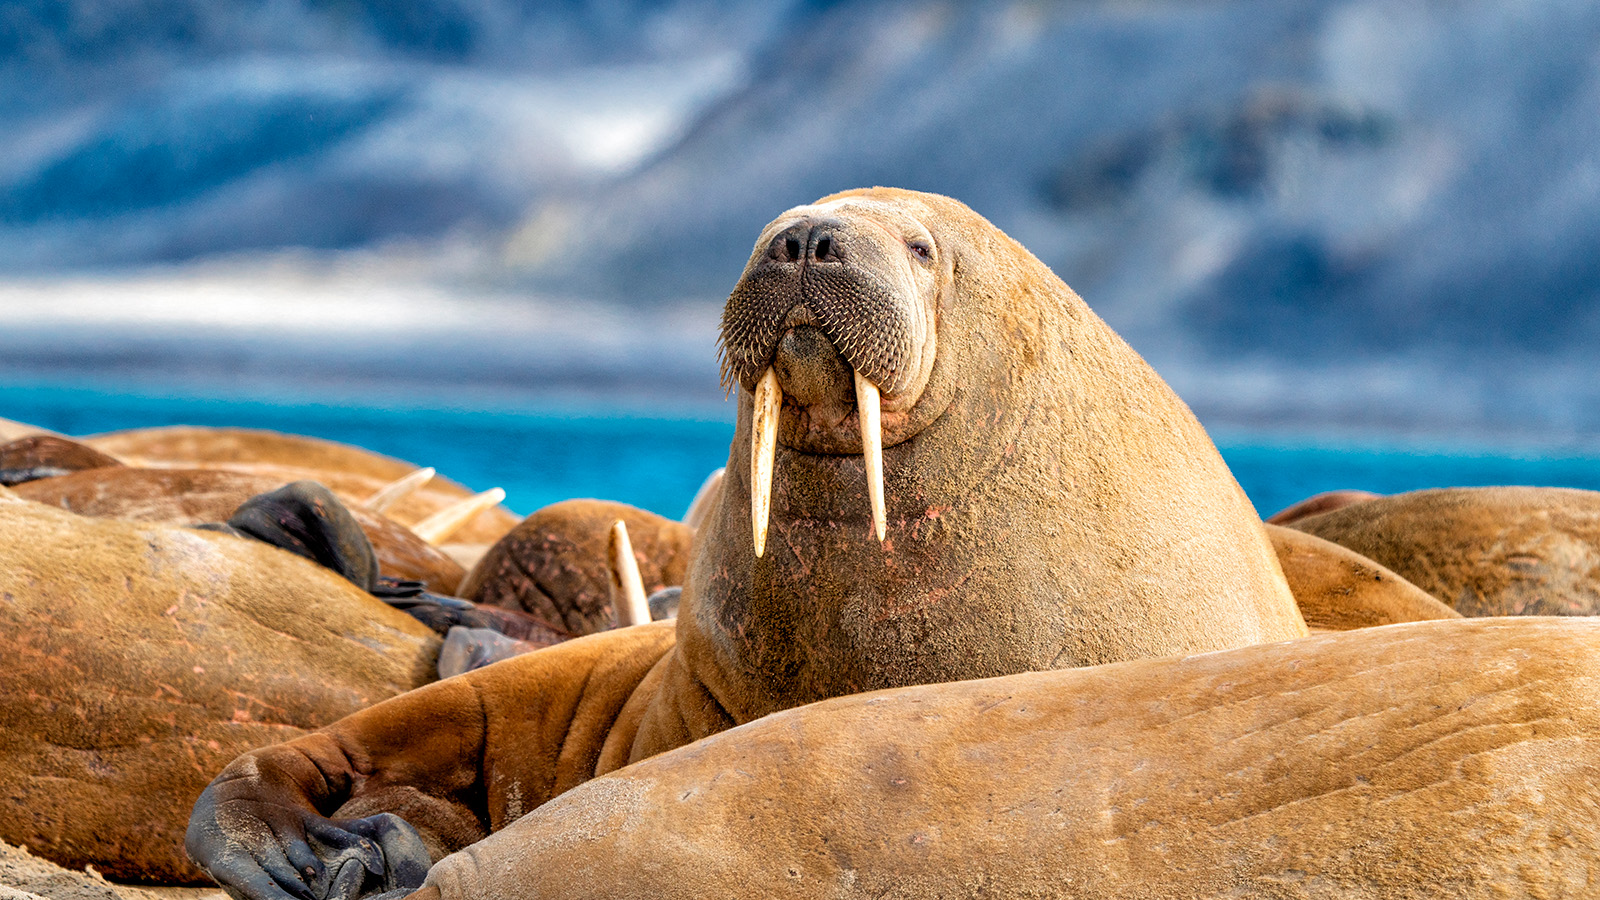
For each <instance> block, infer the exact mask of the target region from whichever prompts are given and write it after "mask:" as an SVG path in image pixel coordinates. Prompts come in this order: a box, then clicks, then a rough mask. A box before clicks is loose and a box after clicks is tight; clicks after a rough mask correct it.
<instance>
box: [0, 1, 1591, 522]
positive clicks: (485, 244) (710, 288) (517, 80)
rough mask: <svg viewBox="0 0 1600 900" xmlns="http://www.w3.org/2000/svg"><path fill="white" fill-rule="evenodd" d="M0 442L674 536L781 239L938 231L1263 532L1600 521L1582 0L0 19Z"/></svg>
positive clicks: (5, 4) (258, 8) (513, 7)
mask: <svg viewBox="0 0 1600 900" xmlns="http://www.w3.org/2000/svg"><path fill="white" fill-rule="evenodd" d="M0 134H3V135H4V139H3V140H0V417H6V418H13V419H19V420H23V421H29V422H32V423H33V424H38V425H42V426H45V427H50V428H55V429H57V430H62V431H67V432H70V433H88V432H92V431H102V430H107V429H112V428H122V427H131V426H142V425H156V424H167V423H174V422H189V423H194V424H231V425H246V426H251V427H268V428H279V429H283V430H290V431H297V432H302V433H311V434H321V435H324V436H327V437H333V438H335V439H340V440H351V441H354V442H357V443H361V444H363V445H365V446H369V447H372V448H373V449H377V450H380V451H382V452H387V453H391V454H394V455H399V456H403V457H405V458H408V459H411V460H412V461H414V462H417V463H419V464H424V465H434V466H436V467H438V468H439V469H440V471H441V472H443V473H445V474H448V475H451V476H453V477H455V478H456V479H457V480H460V481H464V482H466V483H468V484H469V485H471V486H473V487H477V488H485V487H489V486H492V485H494V484H500V485H502V486H505V487H506V488H507V490H508V491H510V492H511V499H510V501H509V504H510V505H511V506H512V507H513V508H514V509H516V510H517V511H518V512H524V513H525V512H528V511H531V509H533V508H536V507H537V506H540V505H543V504H544V503H546V502H551V501H553V500H556V499H561V498H563V497H568V496H575V495H588V496H603V497H610V498H614V499H621V500H627V501H630V502H634V503H638V504H640V505H643V506H646V507H648V508H652V509H655V510H656V511H658V512H662V513H665V514H668V515H674V516H676V515H679V514H681V512H682V507H683V506H684V505H686V504H687V503H688V500H689V498H690V497H691V496H692V494H693V492H694V489H695V487H696V486H698V484H699V482H700V480H701V478H703V477H704V475H705V473H706V472H707V471H709V470H710V469H711V468H713V467H715V466H717V465H720V464H721V462H722V461H723V460H724V459H725V457H726V452H727V443H728V440H729V438H730V436H731V433H732V429H731V424H730V423H731V421H732V415H733V412H732V405H731V403H727V402H725V401H724V400H723V394H722V391H721V389H720V388H719V387H718V386H717V373H716V361H715V360H716V353H715V336H716V322H717V316H718V314H719V312H720V308H721V304H722V302H723V300H724V298H725V297H726V294H727V291H728V290H729V289H730V288H731V287H732V285H733V283H734V281H735V280H736V279H737V277H738V274H739V271H740V270H741V268H742V266H743V264H744V261H745V259H746V258H747V256H748V254H749V252H750V248H751V243H752V241H753V240H754V238H755V235H756V234H757V232H758V231H759V230H760V228H761V227H762V225H764V224H765V223H766V222H767V221H769V220H770V219H771V218H773V217H774V216H775V215H776V214H777V213H779V212H781V211H782V210H784V209H786V208H788V207H790V206H793V205H795V204H798V203H804V202H808V201H810V200H813V199H815V198H816V197H818V196H821V195H823V194H826V193H831V192H833V191H836V190H841V189H844V188H849V187H856V186H865V185H873V184H886V185H895V186H900V187H907V188H916V189H921V190H929V191H936V192H939V193H944V194H949V195H951V196H954V197H957V198H959V199H961V200H963V201H965V202H966V203H967V204H968V205H970V206H972V207H973V208H974V209H976V210H977V211H978V212H979V213H981V214H983V215H985V216H986V217H988V218H989V219H990V220H991V221H993V222H994V223H995V224H996V225H998V226H1000V227H1001V228H1002V229H1004V230H1006V231H1007V232H1009V233H1010V234H1011V235H1013V236H1014V237H1016V238H1018V239H1019V240H1020V241H1022V242H1023V243H1024V244H1025V245H1027V246H1028V247H1029V248H1030V249H1032V250H1033V251H1034V252H1035V253H1036V254H1037V255H1039V256H1040V257H1041V258H1042V259H1043V260H1044V261H1045V262H1046V263H1048V264H1049V265H1050V266H1051V267H1052V268H1054V270H1055V271H1056V272H1057V273H1058V274H1059V275H1061V276H1062V278H1063V279H1064V280H1066V281H1067V282H1068V283H1069V284H1071V285H1072V286H1073V287H1074V288H1076V289H1077V291H1078V292H1079V293H1080V294H1081V295H1082V296H1083V297H1084V298H1085V299H1086V300H1087V301H1088V303H1089V304H1090V306H1091V307H1093V308H1094V309H1095V310H1096V311H1097V312H1098V313H1099V314H1100V315H1101V316H1102V317H1103V318H1105V319H1106V320H1107V321H1108V322H1109V323H1110V324H1111V325H1112V327H1114V328H1115V329H1117V330H1118V331H1119V332H1120V333H1121V334H1122V335H1123V336H1124V337H1125V338H1126V339H1127V340H1128V341H1129V342H1130V343H1131V344H1132V345H1133V346H1134V347H1135V348H1136V349H1138V350H1139V351H1140V352H1141V353H1142V354H1144V355H1145V357H1146V358H1147V359H1149V360H1150V362H1151V363H1152V364H1153V365H1154V366H1155V368H1156V369H1157V370H1158V371H1159V372H1161V374H1162V375H1164V376H1165V377H1166V378H1167V380H1168V381H1169V382H1170V383H1171V384H1172V385H1173V387H1174V388H1175V389H1176V390H1177V392H1178V393H1179V394H1180V395H1181V396H1182V397H1184V398H1185V399H1186V400H1187V401H1188V402H1189V404H1190V405H1191V406H1192V407H1193V408H1194V409H1195V411H1196V413H1197V414H1198V415H1199V416H1200V418H1201V420H1202V421H1203V422H1204V423H1205V424H1206V425H1207V427H1208V428H1209V429H1210V430H1211V432H1212V434H1213V436H1214V437H1216V438H1217V440H1218V442H1219V444H1221V445H1222V448H1223V450H1224V454H1225V456H1226V457H1227V458H1228V460H1229V462H1230V464H1231V465H1233V467H1234V469H1235V473H1236V474H1237V475H1238V476H1239V478H1240V481H1241V483H1242V484H1243V485H1244V486H1245V488H1246V490H1247V491H1248V492H1249V493H1250V495H1251V497H1252V499H1254V500H1255V502H1256V504H1257V506H1258V508H1260V509H1261V511H1262V512H1263V513H1271V512H1273V511H1275V510H1276V509H1277V508H1279V507H1281V506H1283V505H1286V504H1287V503H1289V502H1292V501H1294V500H1297V499H1300V498H1301V497H1303V496H1306V495H1307V494H1309V493H1313V492H1315V491H1318V490H1325V489H1331V488H1346V487H1355V488H1366V489H1371V490H1378V491H1393V490H1403V489H1407V488H1411V487H1421V486H1428V485H1442V484H1473V483H1542V484H1570V485H1574V486H1584V487H1595V488H1600V461H1597V460H1600V378H1597V377H1596V371H1597V363H1596V358H1597V354H1600V5H1596V4H1593V3H1591V2H1585V0H1529V2H1517V3H1506V2H1491V0H1450V2H1443V0H1438V2H1422V0H1416V2H1395V0H1299V2H1294V0H1181V2H1180V0H1172V2H1162V0H1101V2H1095V0H1079V2H1061V3H1043V2H1006V0H999V2H994V0H989V2H956V0H945V2H938V0H932V2H930V0H919V2H914V3H912V2H906V3H896V2H859V0H857V2H852V0H839V2H802V0H763V2H759V3H754V2H752V3H740V2H732V0H678V2H672V0H664V2H630V0H589V2H582V0H568V2H556V0H549V2H533V0H520V2H519V0H249V2H246V0H0Z"/></svg>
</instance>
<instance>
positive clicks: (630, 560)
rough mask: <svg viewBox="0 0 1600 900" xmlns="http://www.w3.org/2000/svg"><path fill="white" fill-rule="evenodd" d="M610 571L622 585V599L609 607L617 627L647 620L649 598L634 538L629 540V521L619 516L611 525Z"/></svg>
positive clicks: (648, 617) (648, 619)
mask: <svg viewBox="0 0 1600 900" xmlns="http://www.w3.org/2000/svg"><path fill="white" fill-rule="evenodd" d="M611 571H612V572H613V573H615V575H616V578H617V581H618V582H620V583H621V585H622V602H621V603H618V604H617V605H616V607H615V609H613V610H612V612H613V614H614V615H615V616H616V617H617V627H618V628H626V627H627V626H629V625H642V624H644V623H645V622H648V621H650V601H649V600H647V599H646V598H645V596H644V579H643V578H641V577H639V560H638V559H636V558H634V555H633V541H631V540H629V539H628V524H627V523H626V522H624V521H622V520H621V519H618V520H617V524H615V525H613V526H611Z"/></svg>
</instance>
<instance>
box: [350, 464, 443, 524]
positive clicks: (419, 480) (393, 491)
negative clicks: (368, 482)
mask: <svg viewBox="0 0 1600 900" xmlns="http://www.w3.org/2000/svg"><path fill="white" fill-rule="evenodd" d="M433 476H434V471H433V469H432V468H431V467H429V468H422V469H418V470H416V471H415V472H412V473H411V474H409V475H407V476H405V477H404V478H400V479H397V480H395V481H392V482H390V483H389V484H388V485H387V486H386V487H384V489H383V490H381V491H379V492H377V493H376V494H373V495H372V496H371V497H368V498H367V502H366V503H363V504H361V505H362V506H365V507H366V508H367V511H368V512H375V513H381V512H383V511H385V510H387V509H388V508H389V507H391V506H393V505H395V504H396V503H399V502H400V501H401V500H404V499H405V498H407V497H409V496H411V495H412V494H414V493H416V492H417V489H418V488H420V487H422V486H423V485H425V484H427V483H428V482H430V481H432V480H433Z"/></svg>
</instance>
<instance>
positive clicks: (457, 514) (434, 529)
mask: <svg viewBox="0 0 1600 900" xmlns="http://www.w3.org/2000/svg"><path fill="white" fill-rule="evenodd" d="M505 498H506V492H505V491H502V490H501V489H499V488H490V489H488V490H487V491H484V492H483V493H481V494H478V495H476V496H473V497H468V498H467V499H465V500H462V501H460V502H459V503H453V504H451V505H449V506H446V507H445V508H444V509H441V510H439V511H438V512H436V513H434V514H433V515H431V516H429V517H427V518H426V519H423V520H422V521H421V522H418V523H417V524H415V525H413V526H411V530H412V531H413V532H415V533H416V535H417V537H419V538H422V539H423V540H425V541H427V542H428V543H430V544H433V545H435V546H437V545H439V544H442V543H444V542H445V541H447V540H449V539H450V536H451V535H453V534H455V533H456V532H457V531H460V530H461V526H463V525H465V524H467V523H468V522H470V521H472V517H473V516H476V515H477V514H478V513H481V512H483V511H484V510H486V509H489V508H490V507H492V506H494V505H495V504H497V503H499V502H500V501H501V500H504V499H505Z"/></svg>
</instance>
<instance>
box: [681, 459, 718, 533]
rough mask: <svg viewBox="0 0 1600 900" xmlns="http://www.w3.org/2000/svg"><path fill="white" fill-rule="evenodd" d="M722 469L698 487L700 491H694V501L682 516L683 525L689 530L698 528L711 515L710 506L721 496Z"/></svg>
mask: <svg viewBox="0 0 1600 900" xmlns="http://www.w3.org/2000/svg"><path fill="white" fill-rule="evenodd" d="M723 471H724V470H723V469H717V470H716V471H714V472H712V473H711V474H710V475H707V476H706V480H705V481H704V482H703V483H702V484H701V485H700V490H698V491H695V494H694V500H692V501H690V503H689V511H688V512H686V513H684V514H683V524H685V525H687V526H689V527H690V528H699V527H700V525H701V524H702V523H704V522H705V520H706V516H709V515H711V504H712V503H714V502H716V500H717V498H718V497H721V496H722V473H723Z"/></svg>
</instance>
